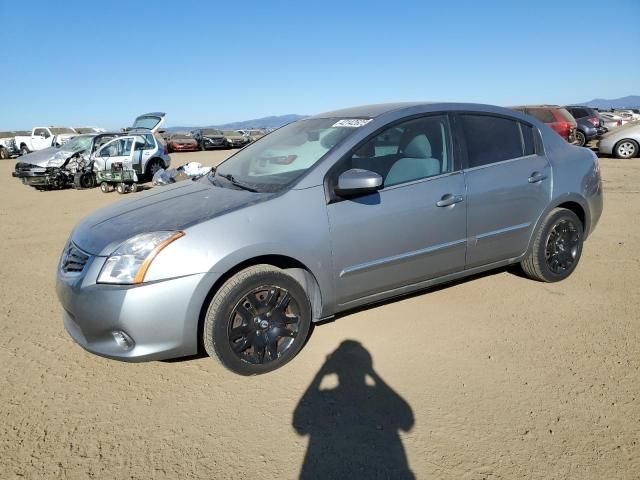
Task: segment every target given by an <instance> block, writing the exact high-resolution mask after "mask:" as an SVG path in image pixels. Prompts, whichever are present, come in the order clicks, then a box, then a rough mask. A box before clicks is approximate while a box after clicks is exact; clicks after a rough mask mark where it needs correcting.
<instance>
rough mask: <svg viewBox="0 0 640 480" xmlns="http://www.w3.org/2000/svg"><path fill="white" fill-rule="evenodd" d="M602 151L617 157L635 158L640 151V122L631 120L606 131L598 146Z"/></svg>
mask: <svg viewBox="0 0 640 480" xmlns="http://www.w3.org/2000/svg"><path fill="white" fill-rule="evenodd" d="M598 149H599V150H600V153H605V154H607V155H615V156H616V157H617V158H624V159H627V158H634V157H637V156H638V154H639V153H640V122H630V123H627V124H626V125H623V126H622V127H619V128H616V129H615V130H611V131H609V132H607V133H605V134H604V135H603V136H602V137H601V138H600V144H599V146H598Z"/></svg>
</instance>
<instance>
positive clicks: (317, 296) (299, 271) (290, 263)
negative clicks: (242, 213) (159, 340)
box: [198, 254, 322, 346]
mask: <svg viewBox="0 0 640 480" xmlns="http://www.w3.org/2000/svg"><path fill="white" fill-rule="evenodd" d="M254 265H272V266H274V267H277V268H280V269H282V270H284V271H286V272H287V273H288V274H289V275H291V276H292V277H293V278H294V279H295V280H296V281H297V282H298V283H299V284H300V285H301V286H302V288H304V290H305V292H306V293H307V296H308V297H309V301H310V302H311V312H312V321H317V320H319V319H320V318H321V315H322V293H321V290H320V284H319V283H318V280H317V278H316V276H315V275H314V274H313V272H312V271H311V269H310V268H308V267H307V266H306V265H305V264H303V263H302V262H301V261H299V260H297V259H295V258H293V257H290V256H288V255H278V254H274V255H259V256H255V257H251V258H248V259H246V260H244V261H242V262H240V263H237V264H235V265H234V266H233V267H231V268H229V269H227V271H226V272H225V273H224V274H222V275H221V276H220V277H218V279H217V280H216V281H215V282H214V284H213V285H212V286H211V288H210V289H209V293H208V294H207V296H206V297H205V299H204V302H203V303H202V306H201V308H200V315H199V317H198V345H199V346H202V345H203V343H202V334H203V328H204V321H205V318H206V315H207V309H208V307H209V303H211V299H212V298H213V296H214V295H215V294H216V292H217V291H218V290H219V289H220V287H222V285H224V283H225V282H226V281H227V280H229V279H230V278H231V277H233V276H234V275H235V274H236V273H238V272H240V271H242V270H244V269H245V268H249V267H252V266H254Z"/></svg>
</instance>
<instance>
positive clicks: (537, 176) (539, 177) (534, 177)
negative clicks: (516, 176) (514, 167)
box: [529, 172, 547, 183]
mask: <svg viewBox="0 0 640 480" xmlns="http://www.w3.org/2000/svg"><path fill="white" fill-rule="evenodd" d="M546 178H547V176H546V175H545V174H543V173H540V172H533V173H532V174H531V176H530V177H529V183H540V182H541V181H543V180H544V179H546Z"/></svg>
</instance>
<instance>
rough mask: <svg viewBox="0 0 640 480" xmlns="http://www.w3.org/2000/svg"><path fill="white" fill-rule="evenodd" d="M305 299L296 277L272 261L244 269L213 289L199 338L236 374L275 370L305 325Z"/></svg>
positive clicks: (292, 351) (294, 349)
mask: <svg viewBox="0 0 640 480" xmlns="http://www.w3.org/2000/svg"><path fill="white" fill-rule="evenodd" d="M311 316H312V315H311V303H310V301H309V298H308V296H307V293H306V292H305V290H304V288H303V287H302V286H301V285H300V284H299V283H298V281H297V280H296V279H295V278H293V277H292V276H291V275H289V274H288V273H287V272H286V271H284V270H281V269H279V268H277V267H275V266H273V265H255V266H252V267H248V268H246V269H244V270H242V271H240V272H238V273H236V274H235V275H233V276H232V277H231V278H229V279H228V280H227V281H226V282H225V283H224V284H223V285H222V286H221V287H220V288H219V289H217V291H216V293H215V294H214V296H213V298H212V299H211V302H210V303H209V306H208V309H207V313H206V317H205V322H204V330H203V335H202V340H203V343H204V347H205V349H206V350H207V353H208V354H209V355H210V356H211V357H212V358H216V359H218V360H219V361H220V362H221V363H222V364H223V365H224V366H225V367H226V368H228V369H229V370H231V371H232V372H234V373H237V374H240V375H258V374H262V373H266V372H270V371H272V370H275V369H277V368H280V367H281V366H283V365H284V364H286V363H287V362H289V361H290V360H291V359H292V358H293V357H295V356H296V355H297V353H298V352H299V351H300V349H301V348H302V347H303V345H304V343H305V341H306V339H307V336H308V335H309V331H310V328H311Z"/></svg>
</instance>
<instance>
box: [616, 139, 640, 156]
mask: <svg viewBox="0 0 640 480" xmlns="http://www.w3.org/2000/svg"><path fill="white" fill-rule="evenodd" d="M639 150H640V149H639V148H638V142H636V141H635V140H631V139H630V138H628V139H624V140H620V141H619V142H618V143H616V144H615V146H614V147H613V154H614V155H615V156H616V158H622V159H625V160H626V159H629V158H633V157H635V156H636V155H638V151H639Z"/></svg>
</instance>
